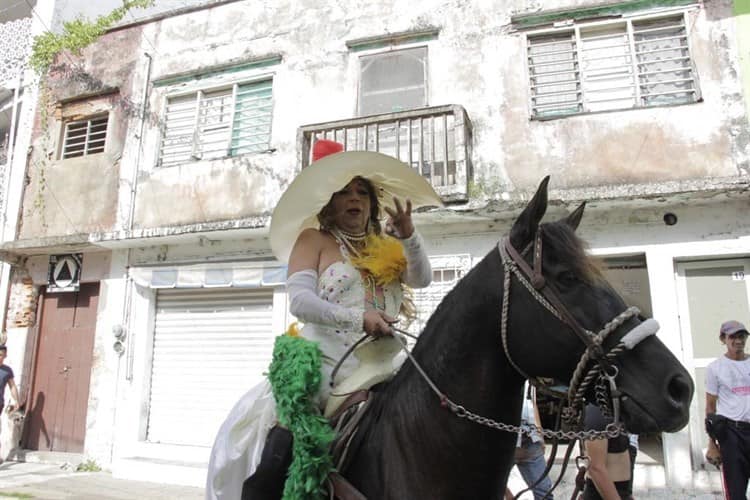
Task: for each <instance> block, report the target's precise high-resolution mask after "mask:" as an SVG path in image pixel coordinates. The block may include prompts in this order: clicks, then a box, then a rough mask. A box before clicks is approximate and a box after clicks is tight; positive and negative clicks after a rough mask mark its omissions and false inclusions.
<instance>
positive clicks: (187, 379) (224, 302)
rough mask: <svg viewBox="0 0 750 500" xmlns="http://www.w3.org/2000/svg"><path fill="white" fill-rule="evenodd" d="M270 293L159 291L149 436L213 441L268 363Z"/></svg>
mask: <svg viewBox="0 0 750 500" xmlns="http://www.w3.org/2000/svg"><path fill="white" fill-rule="evenodd" d="M272 300H273V290H271V289H265V288H254V289H237V288H215V289H205V288H203V289H198V290H187V289H184V290H180V289H170V290H159V291H158V294H157V299H156V321H155V329H154V346H153V362H152V372H151V398H150V406H149V421H148V431H147V440H148V441H150V442H158V443H173V444H190V445H199V446H210V445H211V443H212V442H213V439H214V437H215V435H216V431H218V429H219V426H220V425H221V422H222V421H223V419H224V418H225V417H226V415H227V413H228V411H229V409H230V408H231V407H232V406H233V405H234V403H235V402H236V401H237V399H239V397H240V396H241V395H242V394H244V393H245V392H246V391H247V390H248V389H250V388H251V387H252V386H253V385H255V384H256V383H258V382H260V381H261V379H262V377H263V373H264V372H265V371H266V370H267V368H268V363H269V361H270V360H271V355H272V350H273V341H274V338H275V335H276V334H277V333H279V332H274V331H272V323H271V320H272V309H273V305H272Z"/></svg>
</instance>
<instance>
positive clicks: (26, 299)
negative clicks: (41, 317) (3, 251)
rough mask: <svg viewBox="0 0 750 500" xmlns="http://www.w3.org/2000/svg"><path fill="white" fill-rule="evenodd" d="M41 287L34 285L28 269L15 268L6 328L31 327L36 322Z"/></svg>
mask: <svg viewBox="0 0 750 500" xmlns="http://www.w3.org/2000/svg"><path fill="white" fill-rule="evenodd" d="M38 298H39V288H38V287H36V286H34V282H33V281H32V280H31V276H29V273H28V271H27V270H26V269H23V268H18V267H15V268H13V277H12V278H11V285H10V296H9V298H8V318H7V320H6V325H5V327H6V328H23V327H31V326H34V324H35V323H36V305H37V299H38Z"/></svg>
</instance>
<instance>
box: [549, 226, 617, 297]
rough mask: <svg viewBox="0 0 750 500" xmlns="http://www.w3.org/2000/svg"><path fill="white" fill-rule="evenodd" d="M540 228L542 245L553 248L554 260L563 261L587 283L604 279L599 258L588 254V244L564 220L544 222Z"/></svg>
mask: <svg viewBox="0 0 750 500" xmlns="http://www.w3.org/2000/svg"><path fill="white" fill-rule="evenodd" d="M541 229H542V234H543V235H544V244H543V246H544V247H545V248H547V249H549V248H554V256H555V260H556V261H558V262H565V263H566V264H567V265H568V266H570V268H571V270H572V271H573V273H574V274H575V275H576V276H578V277H579V279H581V280H583V281H586V282H588V283H600V282H601V281H602V280H604V274H603V272H602V262H601V260H599V259H597V258H594V257H592V256H591V255H590V253H589V246H588V244H586V242H585V241H583V240H582V239H581V238H579V237H578V235H577V234H576V233H575V230H574V229H573V228H572V227H570V225H568V224H567V223H566V222H565V221H564V220H559V221H555V222H547V223H544V224H542V225H541Z"/></svg>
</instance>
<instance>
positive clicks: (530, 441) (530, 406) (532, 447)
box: [505, 381, 554, 500]
mask: <svg viewBox="0 0 750 500" xmlns="http://www.w3.org/2000/svg"><path fill="white" fill-rule="evenodd" d="M523 392H524V398H523V406H522V407H521V428H524V429H526V431H525V432H519V433H518V441H517V442H516V451H515V456H514V459H515V464H516V467H518V471H519V472H520V473H521V477H523V480H524V482H525V483H526V485H527V486H528V487H529V488H531V487H532V486H533V488H532V492H533V493H534V500H553V499H554V496H553V495H552V493H551V491H550V490H552V480H551V479H550V477H549V476H548V475H545V476H544V477H543V478H542V475H544V471H545V469H546V468H547V463H546V461H545V459H544V438H543V437H542V436H541V434H539V432H538V431H537V427H538V428H541V427H542V424H541V419H540V418H539V409H538V408H537V405H536V393H535V391H534V389H533V388H531V387H529V383H528V381H527V382H526V384H525V385H524V391H523ZM539 478H542V479H541V481H540V480H539ZM537 481H539V484H536V483H537ZM505 497H506V498H511V499H512V498H513V494H512V493H511V492H510V490H506V494H505Z"/></svg>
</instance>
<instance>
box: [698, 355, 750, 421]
mask: <svg viewBox="0 0 750 500" xmlns="http://www.w3.org/2000/svg"><path fill="white" fill-rule="evenodd" d="M706 392H707V393H709V394H711V395H713V396H718V401H717V403H716V413H718V414H719V415H722V416H724V417H726V418H729V419H732V420H737V421H742V422H750V357H748V358H747V359H745V360H742V361H735V360H733V359H729V358H727V357H726V356H721V357H719V358H717V359H716V360H714V361H712V362H711V364H709V365H708V368H706Z"/></svg>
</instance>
